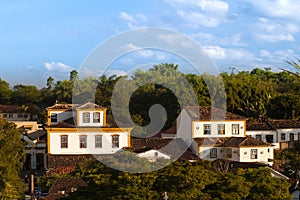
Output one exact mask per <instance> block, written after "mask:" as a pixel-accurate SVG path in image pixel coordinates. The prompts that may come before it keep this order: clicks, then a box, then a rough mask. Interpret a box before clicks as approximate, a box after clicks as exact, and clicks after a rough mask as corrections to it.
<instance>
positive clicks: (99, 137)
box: [95, 135, 102, 148]
mask: <svg viewBox="0 0 300 200" xmlns="http://www.w3.org/2000/svg"><path fill="white" fill-rule="evenodd" d="M95 148H102V135H96V136H95Z"/></svg>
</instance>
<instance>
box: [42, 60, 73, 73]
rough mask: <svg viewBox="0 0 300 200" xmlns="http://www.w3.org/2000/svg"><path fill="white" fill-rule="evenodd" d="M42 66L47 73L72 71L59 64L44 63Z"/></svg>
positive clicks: (68, 67)
mask: <svg viewBox="0 0 300 200" xmlns="http://www.w3.org/2000/svg"><path fill="white" fill-rule="evenodd" d="M44 66H45V68H46V69H47V70H48V71H60V72H70V71H71V70H72V69H73V68H72V67H70V66H68V65H66V64H63V63H61V62H51V63H48V62H45V63H44Z"/></svg>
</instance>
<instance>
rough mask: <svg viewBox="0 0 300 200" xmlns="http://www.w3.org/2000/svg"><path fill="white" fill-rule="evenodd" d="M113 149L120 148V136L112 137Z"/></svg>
mask: <svg viewBox="0 0 300 200" xmlns="http://www.w3.org/2000/svg"><path fill="white" fill-rule="evenodd" d="M112 148H119V135H112Z"/></svg>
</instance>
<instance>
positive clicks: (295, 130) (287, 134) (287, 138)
mask: <svg viewBox="0 0 300 200" xmlns="http://www.w3.org/2000/svg"><path fill="white" fill-rule="evenodd" d="M277 131H278V142H286V141H291V138H290V133H294V140H298V134H300V128H286V129H277ZM281 133H284V134H285V140H281Z"/></svg>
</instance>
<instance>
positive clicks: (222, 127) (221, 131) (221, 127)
mask: <svg viewBox="0 0 300 200" xmlns="http://www.w3.org/2000/svg"><path fill="white" fill-rule="evenodd" d="M218 134H219V135H225V124H218Z"/></svg>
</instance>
